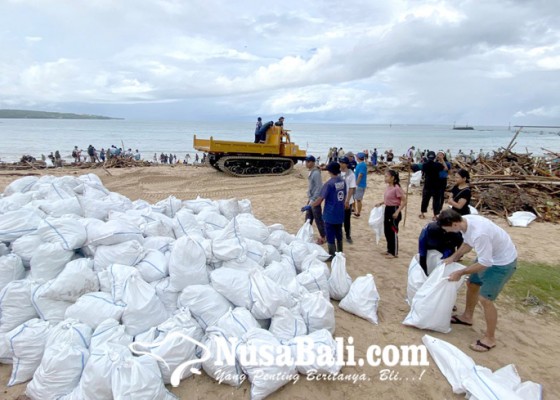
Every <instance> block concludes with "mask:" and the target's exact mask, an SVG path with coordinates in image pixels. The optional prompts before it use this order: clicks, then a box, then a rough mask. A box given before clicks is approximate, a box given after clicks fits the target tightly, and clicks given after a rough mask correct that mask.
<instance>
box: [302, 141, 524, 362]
mask: <svg viewBox="0 0 560 400" xmlns="http://www.w3.org/2000/svg"><path fill="white" fill-rule="evenodd" d="M389 152H390V153H391V154H392V150H388V151H387V152H385V156H387V155H388V154H389ZM370 154H371V164H372V165H373V166H375V165H376V163H375V161H377V160H378V152H377V149H374V150H373V151H372V152H371V153H370ZM405 157H406V158H407V159H408V160H409V161H410V162H413V163H415V165H414V168H415V169H417V170H419V171H422V174H423V175H424V187H423V190H422V203H421V214H420V215H419V217H420V218H422V219H424V218H425V214H426V212H427V207H428V204H429V202H430V200H431V201H432V210H433V217H432V221H431V222H430V223H428V224H427V225H426V226H425V227H424V228H423V229H422V231H421V232H420V233H419V237H418V260H419V264H420V266H421V268H422V270H423V271H424V274H425V275H426V276H428V275H429V274H430V273H431V269H430V266H429V265H428V252H429V251H430V250H437V251H439V252H440V253H441V254H442V258H441V259H440V261H439V262H443V263H445V264H447V263H451V262H457V261H459V260H460V259H461V258H462V256H463V255H465V254H467V253H468V252H469V251H471V250H474V251H475V252H476V255H477V258H476V259H475V261H474V262H472V263H470V265H468V266H467V267H465V268H463V269H461V270H459V271H457V272H455V273H452V274H451V275H450V276H449V277H448V279H449V281H458V280H459V279H460V278H461V277H462V276H463V275H468V276H469V280H468V284H467V299H466V306H465V310H464V311H463V312H462V313H461V314H457V315H454V316H453V317H452V319H451V323H453V324H459V325H467V326H470V325H472V323H473V318H474V309H475V307H476V304H478V303H479V302H480V304H481V305H482V308H483V311H484V318H485V321H486V332H485V333H484V335H483V336H482V337H481V338H479V339H477V340H476V341H475V342H473V343H472V344H471V345H470V348H471V349H472V350H473V351H478V352H486V351H489V350H491V349H492V348H493V347H495V345H496V340H495V336H494V335H495V331H496V325H497V312H496V308H495V305H494V302H495V300H496V298H497V297H498V295H499V293H500V292H501V290H502V289H503V287H504V285H505V284H506V283H507V281H508V280H509V279H510V278H511V276H512V275H513V273H514V272H515V270H516V265H517V251H516V248H515V245H514V244H513V242H512V240H511V238H510V236H509V235H508V234H507V233H506V232H505V231H504V230H503V229H502V228H500V227H499V226H498V225H496V224H495V223H493V222H492V221H490V220H489V219H487V218H485V217H482V216H479V215H471V211H470V200H471V191H470V187H469V180H470V174H469V172H468V171H467V170H465V169H458V170H455V171H452V168H451V163H450V158H451V155H450V153H449V151H447V152H444V151H441V150H440V151H438V152H437V153H436V152H434V151H431V150H426V151H419V150H416V149H415V147H414V146H412V147H411V148H410V149H409V150H408V151H407V153H406V155H405ZM366 160H367V153H365V152H359V153H357V154H356V155H354V153H352V152H344V150H343V149H342V148H331V149H330V150H329V154H328V163H327V164H326V166H325V167H324V169H325V170H326V171H327V173H328V180H327V181H326V182H324V183H323V181H322V174H321V169H320V167H319V165H318V162H317V159H316V158H315V157H314V156H313V155H308V156H307V157H306V159H305V167H306V168H307V170H308V171H309V174H308V192H307V197H308V202H307V204H306V205H305V206H304V207H302V208H301V211H302V212H305V218H306V220H309V221H310V222H311V223H312V224H313V223H315V225H316V227H317V230H318V232H319V236H318V238H317V240H316V243H317V244H320V245H322V244H325V243H326V244H327V246H328V252H329V254H330V258H331V259H332V258H333V257H334V255H335V253H336V252H342V251H343V247H344V246H343V232H344V233H345V235H346V242H347V243H348V244H352V243H353V239H352V237H351V219H352V217H353V218H360V216H361V213H362V210H363V204H362V201H363V198H364V193H365V191H366V188H367V166H366ZM450 174H452V175H451V176H453V178H454V180H455V184H454V185H453V186H452V188H451V190H450V191H447V181H448V179H449V177H450ZM384 182H385V185H386V188H385V191H384V194H383V200H382V201H381V202H379V203H377V204H375V205H374V207H381V206H384V218H383V228H384V235H385V239H386V245H387V248H386V251H384V252H383V256H384V257H385V258H387V259H395V258H398V253H399V242H398V233H399V222H400V221H401V219H402V213H403V210H404V208H405V207H406V204H407V196H406V193H405V191H404V190H403V189H402V187H401V184H400V177H399V173H398V172H397V171H396V170H394V169H390V168H389V169H387V170H386V172H385V180H384ZM446 197H447V205H448V206H447V207H445V210H443V211H442V209H443V205H444V203H445V199H446ZM431 267H432V268H433V267H434V266H433V265H432V266H431Z"/></svg>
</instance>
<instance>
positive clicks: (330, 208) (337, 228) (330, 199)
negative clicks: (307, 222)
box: [301, 162, 346, 260]
mask: <svg viewBox="0 0 560 400" xmlns="http://www.w3.org/2000/svg"><path fill="white" fill-rule="evenodd" d="M327 171H328V172H329V176H330V177H331V178H330V179H329V180H328V181H327V182H326V183H325V184H323V187H322V189H321V194H320V196H319V197H318V198H317V199H316V200H315V201H314V202H313V203H311V204H309V205H307V206H305V207H303V208H302V209H301V210H302V211H307V210H310V209H311V208H312V207H316V206H319V205H321V203H322V202H323V200H324V201H325V206H324V208H323V221H324V222H325V232H326V236H327V244H328V248H329V254H330V255H331V257H330V259H329V260H332V259H333V257H334V254H335V252H337V251H338V252H342V224H343V223H344V204H345V200H346V182H345V181H344V178H342V176H340V164H339V163H337V162H331V163H330V164H329V165H327Z"/></svg>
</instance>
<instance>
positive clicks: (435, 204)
mask: <svg viewBox="0 0 560 400" xmlns="http://www.w3.org/2000/svg"><path fill="white" fill-rule="evenodd" d="M430 199H432V208H433V210H434V215H438V214H439V212H440V211H441V201H440V199H441V196H440V190H439V188H426V187H424V189H423V190H422V204H421V205H420V212H422V213H426V212H428V204H429V203H430Z"/></svg>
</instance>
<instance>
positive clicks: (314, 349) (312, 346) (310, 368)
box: [289, 329, 342, 376]
mask: <svg viewBox="0 0 560 400" xmlns="http://www.w3.org/2000/svg"><path fill="white" fill-rule="evenodd" d="M289 346H290V348H291V349H292V357H293V358H294V359H295V360H297V359H298V352H300V354H309V353H311V354H313V360H315V362H314V363H311V364H310V365H302V364H298V365H297V370H298V372H299V373H300V374H303V375H307V374H310V373H311V374H312V375H313V376H318V375H322V374H326V375H333V376H334V375H338V373H339V372H340V369H341V368H342V365H337V352H336V347H337V346H336V341H335V340H334V339H333V337H332V334H331V333H330V332H329V331H328V330H326V329H321V330H318V331H315V332H312V333H310V334H309V335H306V336H298V337H295V338H293V339H292V340H290V342H289ZM318 360H319V361H320V362H317V361H318Z"/></svg>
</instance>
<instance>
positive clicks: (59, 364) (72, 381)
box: [25, 342, 89, 400]
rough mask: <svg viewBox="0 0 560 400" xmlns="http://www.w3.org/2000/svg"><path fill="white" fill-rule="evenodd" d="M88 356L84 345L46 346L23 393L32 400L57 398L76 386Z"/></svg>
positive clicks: (52, 399) (53, 399)
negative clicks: (37, 366)
mask: <svg viewBox="0 0 560 400" xmlns="http://www.w3.org/2000/svg"><path fill="white" fill-rule="evenodd" d="M88 358H89V351H88V349H87V348H86V347H83V346H77V345H75V344H73V343H71V342H70V343H64V342H60V343H56V344H54V345H52V346H49V347H47V348H46V349H45V353H44V355H43V359H42V360H41V364H40V365H39V368H37V370H36V371H35V374H33V380H32V381H31V382H29V384H28V385H27V389H26V390H25V394H26V395H27V396H28V397H30V398H31V399H32V400H57V399H58V398H60V397H61V396H64V395H66V394H68V393H70V392H71V391H72V390H73V389H74V388H75V387H76V386H78V383H79V382H80V377H81V376H82V371H83V369H84V367H85V365H86V363H87V360H88Z"/></svg>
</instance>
